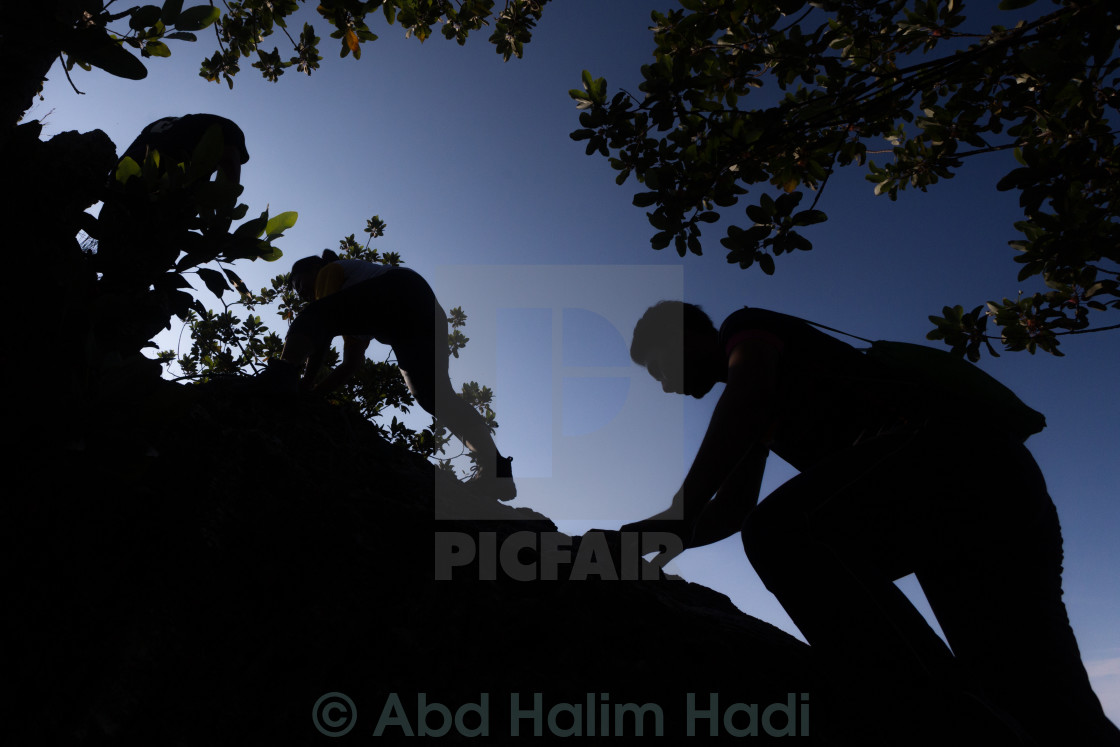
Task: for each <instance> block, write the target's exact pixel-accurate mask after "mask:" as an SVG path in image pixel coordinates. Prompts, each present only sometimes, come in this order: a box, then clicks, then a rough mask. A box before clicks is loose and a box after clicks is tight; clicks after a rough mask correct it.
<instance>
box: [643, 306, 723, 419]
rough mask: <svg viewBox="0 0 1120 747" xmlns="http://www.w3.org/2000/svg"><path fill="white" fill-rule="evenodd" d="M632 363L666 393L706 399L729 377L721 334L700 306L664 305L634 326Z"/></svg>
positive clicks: (648, 312)
mask: <svg viewBox="0 0 1120 747" xmlns="http://www.w3.org/2000/svg"><path fill="white" fill-rule="evenodd" d="M630 359H631V360H633V361H634V362H635V363H637V364H638V365H639V366H644V367H645V369H646V370H647V371H649V375H650V376H652V377H653V378H654V379H656V380H657V381H659V382H661V388H662V389H664V390H665V391H666V392H673V393H676V394H688V395H691V396H693V397H696V398H700V397H703V396H704V395H705V394H707V393H708V392H709V391H711V389H712V387H713V386H715V384H716V382H717V381H722V380H723V378H724V377H725V375H726V361H724V359H723V357H722V356H721V355H720V350H719V341H718V333H717V332H716V328H715V325H714V324H712V320H711V318H709V317H708V315H707V314H705V313H704V311H703V310H702V309H701V308H700V307H699V306H697V305H695V304H691V303H685V302H683V301H661V302H659V303H656V304H654V305H653V306H651V307H649V308H648V309H647V310H646V313H645V314H643V315H642V318H641V319H639V320H638V323H637V324H636V325H634V339H633V341H632V342H631V344H630Z"/></svg>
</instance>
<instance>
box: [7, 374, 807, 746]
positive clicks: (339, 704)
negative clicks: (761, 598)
mask: <svg viewBox="0 0 1120 747" xmlns="http://www.w3.org/2000/svg"><path fill="white" fill-rule="evenodd" d="M72 446H73V447H74V450H72V451H71V452H69V453H68V454H64V455H63V456H65V457H66V461H65V463H62V462H60V461H59V460H58V459H56V458H53V457H52V459H51V461H50V464H49V466H46V467H42V468H33V467H32V466H31V465H30V464H27V465H24V469H23V470H22V471H21V472H20V473H21V474H22V476H23V478H24V479H23V480H22V481H21V483H22V484H21V486H20V487H19V488H17V489H16V490H15V491H13V493H12V494H11V496H10V498H9V500H8V501H6V511H5V513H6V514H7V515H6V517H5V520H4V525H5V526H7V527H8V528H9V530H10V531H11V534H12V537H11V539H10V541H9V549H10V551H11V552H12V558H13V563H12V564H11V565H10V568H11V569H12V571H13V574H12V575H13V576H14V578H13V580H12V583H11V586H10V589H9V593H10V597H9V599H10V603H11V606H10V607H9V611H10V614H9V617H10V618H11V619H12V620H14V622H15V623H16V635H15V637H14V638H12V639H11V640H13V641H16V642H17V646H16V650H15V651H13V653H12V656H11V665H10V666H9V667H7V668H8V669H9V676H11V677H12V678H13V680H14V681H16V682H19V683H21V685H20V687H19V690H18V695H16V696H15V699H14V701H13V702H12V705H13V706H14V708H15V712H16V713H17V714H20V715H19V716H18V717H17V718H16V719H15V728H14V730H11V729H10V730H9V733H10V734H12V738H13V739H15V740H16V741H15V742H13V743H20V744H52V743H70V744H83V745H84V744H121V745H126V744H134V743H135V744H140V743H143V744H146V745H157V744H168V745H180V744H183V745H187V744H207V745H227V744H229V745H232V744H266V743H267V744H272V745H281V744H301V745H302V744H316V743H319V744H323V743H327V742H328V741H329V740H328V739H327V736H324V734H326V733H328V732H334V733H337V732H340V731H343V730H345V729H346V728H347V727H348V726H349V728H350V730H349V731H348V732H347V733H346V734H345V736H344V737H342V739H343V742H346V741H351V742H357V741H360V740H368V739H370V738H371V737H372V736H373V735H374V734H375V732H376V733H377V734H378V735H379V737H380V738H381V739H382V740H383V741H385V743H389V744H396V743H399V742H400V741H401V740H403V739H404V738H406V737H407V736H408V735H409V732H411V733H413V734H417V735H419V734H421V733H422V732H424V731H426V732H427V734H428V735H430V736H436V735H442V736H443V738H444V739H446V740H447V741H449V742H456V741H461V740H466V739H471V738H475V735H479V736H482V734H481V732H483V731H485V732H486V734H485V736H484V737H483V738H482V739H477V738H476V739H475V741H476V743H477V742H482V743H485V744H493V743H506V742H509V741H512V740H514V739H517V740H519V741H520V740H523V739H525V738H526V737H529V736H531V735H533V734H534V732H535V731H538V730H539V732H540V734H541V735H542V736H543V737H549V736H553V737H560V736H564V735H575V736H580V735H582V736H584V737H588V736H591V735H596V736H598V737H601V736H602V735H604V734H611V735H626V736H633V735H636V734H637V733H638V729H639V726H638V722H639V721H641V722H642V727H641V728H642V729H644V733H645V734H646V735H649V734H652V733H656V732H657V730H658V722H657V717H658V714H660V717H661V722H660V731H661V733H663V734H665V735H667V736H671V735H676V736H684V735H685V734H686V730H687V728H688V726H689V724H690V723H691V724H692V726H693V727H694V729H695V730H696V731H697V732H698V734H700V735H706V734H708V733H710V730H711V729H713V728H714V729H715V732H716V734H717V735H718V736H719V737H721V741H722V740H723V739H728V740H730V739H731V738H732V734H731V732H729V731H728V730H727V728H726V726H725V724H724V723H723V722H722V717H723V714H724V713H725V712H726V711H727V710H728V709H729V708H731V709H732V711H733V719H732V721H731V722H730V723H731V726H732V727H733V728H736V729H740V728H747V726H748V725H749V724H751V723H753V724H754V726H755V727H756V728H757V729H758V731H759V734H760V735H762V734H763V733H764V732H765V729H766V727H769V728H770V730H771V733H781V732H782V731H783V730H785V732H786V733H789V734H791V735H792V734H794V733H796V734H801V735H803V734H804V733H805V730H806V729H809V728H810V726H809V723H808V722H806V721H805V719H804V718H802V717H803V716H804V715H806V714H808V713H809V712H810V710H809V701H808V700H806V699H805V698H803V697H802V695H801V694H802V693H808V691H809V687H808V677H807V666H808V649H807V647H805V646H804V645H803V644H801V643H799V642H798V641H796V640H795V639H793V638H791V637H790V636H788V635H786V634H785V633H783V632H781V631H779V630H777V629H776V628H774V627H772V626H770V625H768V624H766V623H763V622H760V621H758V620H756V619H754V618H751V617H749V616H747V615H744V614H743V613H741V612H739V610H737V609H736V608H735V607H734V606H733V605H732V604H731V603H730V602H729V601H728V600H727V598H726V597H724V596H722V595H720V594H718V593H716V592H713V591H711V590H709V589H706V588H704V587H701V586H698V585H695V584H691V583H687V582H685V581H682V580H679V579H672V578H664V577H660V578H652V579H649V578H647V579H644V580H641V579H639V580H608V579H607V578H602V577H600V576H599V575H596V574H594V573H587V572H581V573H579V574H577V576H578V577H572V575H571V569H572V567H573V566H572V565H571V564H568V563H564V562H561V563H560V564H559V565H557V566H556V567H557V568H558V569H559V570H558V573H557V574H555V575H556V578H557V580H532V581H521V580H517V579H516V578H515V577H514V575H516V574H510V573H507V572H505V570H504V569H503V567H502V564H501V561H500V560H499V562H498V567H497V572H495V573H490V572H487V571H485V570H483V565H484V560H485V554H484V553H480V554H477V555H476V556H475V558H474V561H473V563H471V564H468V565H461V566H456V567H455V568H454V569H453V572H451V576H452V578H451V579H450V580H437V578H436V576H437V575H441V574H442V575H446V573H447V572H448V565H447V558H448V557H449V556H448V555H447V553H448V552H451V550H449V549H448V548H449V547H451V545H446V544H445V545H443V546H442V549H441V545H440V544H439V543H440V542H441V541H442V540H441V538H443V540H446V538H448V537H451V538H453V539H454V540H455V541H456V542H457V543H458V545H459V546H462V545H472V544H473V545H474V549H476V550H477V549H479V548H482V547H483V546H484V545H485V543H486V542H493V543H494V544H495V545H496V546H498V547H501V546H502V543H503V541H504V540H505V539H506V538H509V537H515V538H516V540H517V541H518V542H521V543H522V544H527V545H530V547H529V549H525V550H522V551H521V553H520V554H518V555H517V556H516V558H517V561H516V565H515V568H520V567H530V568H533V567H536V568H538V569H540V568H544V567H545V566H544V562H545V558H542V557H541V556H540V553H539V549H540V548H541V547H543V546H544V544H543V543H542V542H525V541H524V540H525V538H526V537H527V536H529V537H533V536H535V537H538V538H541V537H545V536H548V537H550V538H551V539H552V540H556V539H557V538H558V537H559V540H560V541H564V540H567V539H568V538H564V537H560V536H558V535H557V534H556V533H555V527H554V526H553V525H552V523H551V522H550V521H549V520H548V519H546V518H545V517H542V516H539V515H537V514H533V513H532V512H531V511H529V510H528V509H524V508H522V509H516V508H512V507H510V506H507V505H503V504H498V503H497V502H494V501H489V500H488V499H487V498H486V497H485V496H479V495H475V494H473V493H470V492H468V491H465V490H463V489H462V488H461V487H460V486H459V485H458V484H456V483H452V482H450V481H448V480H447V479H446V478H443V477H442V476H441V475H438V474H436V472H435V471H434V470H433V468H432V467H431V465H429V464H428V463H427V462H426V461H424V460H423V459H420V458H418V457H416V456H414V455H412V454H409V453H407V452H404V451H401V450H398V449H397V448H394V447H393V446H391V445H389V444H387V443H385V442H384V441H383V440H381V439H380V438H379V437H378V435H377V433H376V432H375V431H374V429H373V428H372V426H370V425H369V424H368V423H366V422H364V421H363V420H361V418H360V417H358V416H357V415H356V414H354V413H351V412H349V411H347V410H345V409H343V408H339V407H332V406H329V405H326V404H325V403H323V402H321V401H318V400H315V399H313V398H308V399H302V398H279V397H274V396H264V395H258V394H253V393H252V392H246V391H241V390H237V389H229V388H226V389H223V388H222V387H214V386H211V387H183V386H177V385H173V384H162V385H160V386H159V387H158V388H157V389H156V390H155V391H154V392H151V393H149V394H147V395H145V396H144V397H142V398H138V399H136V401H135V402H133V403H132V404H130V405H129V406H128V407H102V408H100V409H99V410H96V411H95V412H94V413H93V416H92V420H91V422H90V423H89V424H88V425H87V426H86V428H85V429H84V436H83V437H82V438H81V439H80V440H78V441H76V442H73V443H72ZM79 459H80V460H81V462H80V463H81V466H80V467H76V466H75V465H76V464H78V460H79ZM44 464H46V463H45V462H44ZM437 497H438V498H439V500H438V501H437V500H436V499H437ZM437 503H438V508H437ZM483 507H484V508H486V509H487V510H486V511H485V512H482V513H485V514H486V515H485V517H484V518H472V519H462V518H454V517H461V516H464V515H469V516H472V517H479V516H480V509H481V508H483ZM437 513H438V514H439V515H438V516H437ZM518 532H533V533H535V534H534V535H523V534H522V535H516V533H518ZM533 548H537V550H534V549H533ZM578 549H579V545H578V540H572V542H571V552H570V553H569V555H570V557H572V558H578V557H579V552H578ZM457 551H458V550H456V552H457ZM440 553H443V555H441V554H440ZM546 554H547V553H546ZM454 557H455V559H456V560H455V562H456V563H458V562H460V559H461V558H465V557H466V556H465V555H455V556H454ZM594 557H595V558H596V559H597V560H601V559H602V558H601V555H596V556H594ZM480 558H481V559H482V560H480ZM534 564H537V565H534ZM491 567H493V566H491ZM550 567H551V566H550ZM596 567H597V568H599V569H600V570H602V569H603V566H601V565H600V566H596ZM631 570H633V569H631ZM583 571H587V568H586V567H585V568H583ZM639 571H640V572H639V573H638V575H639V577H641V576H643V575H644V576H650V575H653V576H655V577H656V576H657V573H656V571H651V569H650V568H648V567H642V568H640V569H639ZM542 575H547V574H542V573H538V574H537V576H538V577H540V576H542ZM601 575H602V576H607V577H609V576H610V575H611V574H610V573H609V572H604V573H603V574H601ZM630 575H633V574H630ZM331 693H341V694H343V695H345V698H342V697H340V696H338V695H328V694H331ZM537 693H540V696H539V697H540V700H539V706H538V705H537V702H538V701H537V700H536V698H537V696H536V694H537ZM689 693H694V696H693V700H692V708H691V711H690V710H689ZM324 696H326V697H324ZM713 697H714V698H715V700H714V701H713ZM628 704H633V706H634V707H635V708H630V707H629V705H628ZM736 704H739V705H736ZM751 704H757V705H758V710H757V712H756V713H755V714H754V715H755V718H753V720H752V718H751V714H750V712H749V711H750V709H749V708H748V706H750V705H751ZM772 704H778V705H776V706H774V707H773V708H771V709H770V712H769V715H768V716H766V718H765V719H764V718H763V715H764V711H765V709H766V707H767V706H770V705H772ZM713 707H715V710H716V711H717V712H718V713H719V714H720V718H719V719H711V718H708V717H707V714H708V712H709V711H711V710H712V709H713ZM637 712H640V714H641V715H640V716H639V715H636V713H637ZM787 712H788V713H789V714H791V715H793V716H794V718H795V719H797V722H796V723H794V724H790V723H789V722H788V721H787V718H786V715H785V714H786V713H787ZM425 713H426V715H424V714H425ZM511 713H512V715H513V716H514V718H512V719H511ZM690 713H691V718H690ZM13 731H14V734H13V733H12V732H13ZM324 740H326V741H324ZM736 741H738V740H736Z"/></svg>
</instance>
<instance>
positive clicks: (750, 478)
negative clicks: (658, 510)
mask: <svg viewBox="0 0 1120 747" xmlns="http://www.w3.org/2000/svg"><path fill="white" fill-rule="evenodd" d="M769 454H770V450H769V449H768V448H766V446H765V445H763V444H759V445H757V446H755V447H754V448H753V449H751V451H750V452H749V453H747V455H746V456H744V457H743V458H742V459H740V460H739V463H738V464H737V465H735V469H734V470H732V472H731V474H730V475H728V476H727V479H726V480H724V481H723V484H722V485H720V486H719V490H718V491H717V492H716V495H715V498H713V499H712V500H711V501H709V502H708V504H707V505H706V506H705V507H704V509H703V511H701V512H700V516H699V518H697V520H696V526H695V528H694V529H693V531H692V539H691V540H690V541H688V542H687V546H688V547H702V546H704V545H710V544H712V543H713V542H719V541H720V540H723V539H727V538H728V537H730V536H731V535H733V534H735V533H736V532H738V531H739V530H740V529H742V527H743V522H744V521H745V520H746V518H747V514H749V513H750V512H751V511H752V510H753V509H754V507H755V506H757V505H758V495H759V492H760V490H761V489H762V474H763V472H765V470H766V458H767V456H769Z"/></svg>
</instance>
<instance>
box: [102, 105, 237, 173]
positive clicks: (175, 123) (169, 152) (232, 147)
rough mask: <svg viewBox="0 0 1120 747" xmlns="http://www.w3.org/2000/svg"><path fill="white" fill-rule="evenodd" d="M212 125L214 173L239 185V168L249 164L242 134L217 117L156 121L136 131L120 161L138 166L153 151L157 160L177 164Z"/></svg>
mask: <svg viewBox="0 0 1120 747" xmlns="http://www.w3.org/2000/svg"><path fill="white" fill-rule="evenodd" d="M215 125H216V126H218V127H219V128H221V131H222V155H221V158H220V160H219V161H218V168H217V171H218V172H220V173H221V174H222V176H224V177H225V179H226V180H227V181H229V182H232V183H233V184H240V183H241V165H242V164H244V163H247V162H248V161H249V151H248V149H247V148H246V147H245V133H244V132H242V131H241V128H240V127H238V126H237V124H235V123H234V122H233V121H231V120H229V119H226V118H225V117H220V116H218V115H217V114H185V115H183V116H181V117H164V118H163V119H158V120H156V121H155V122H152V123H151V124H149V125H148V126H147V127H145V128H144V129H143V130H141V131H140V134H139V135H138V136H137V137H136V139H135V140H133V141H132V145H130V146H128V148H127V149H126V150H125V152H124V153H122V154H121V158H125V157H128V158H131V159H132V160H134V161H136V162H137V163H141V164H142V163H143V162H144V158H145V157H146V156H147V154H148V151H149V150H156V151H159V154H160V158H161V159H170V160H171V162H172V163H181V162H182V161H185V160H187V159H189V158H190V157H191V155H192V154H193V153H194V149H195V148H196V147H198V144H199V143H201V142H202V138H203V136H204V135H206V131H207V130H209V129H210V128H211V127H213V126H215Z"/></svg>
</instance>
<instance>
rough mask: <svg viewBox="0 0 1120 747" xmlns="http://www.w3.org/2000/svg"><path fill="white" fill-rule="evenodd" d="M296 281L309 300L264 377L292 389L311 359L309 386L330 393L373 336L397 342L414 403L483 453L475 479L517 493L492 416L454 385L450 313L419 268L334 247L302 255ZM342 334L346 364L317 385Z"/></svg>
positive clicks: (490, 488) (504, 493)
mask: <svg viewBox="0 0 1120 747" xmlns="http://www.w3.org/2000/svg"><path fill="white" fill-rule="evenodd" d="M291 284H292V287H293V288H294V289H295V291H296V293H298V294H299V296H300V298H302V299H304V300H306V301H310V303H308V304H307V306H306V307H304V309H303V311H302V312H301V313H300V314H299V316H298V317H296V319H295V321H294V322H292V326H291V327H290V328H289V330H288V335H287V338H286V339H285V341H284V351H283V353H282V354H281V356H280V358H279V359H278V360H274V361H270V363H269V368H268V369H267V370H266V371H265V372H264V373H263V374H262V375H261V377H262V378H263V379H264V380H265V381H268V382H270V383H271V384H272V385H276V384H277V383H279V386H280V388H282V389H283V388H290V389H292V390H294V389H295V386H296V382H297V381H298V379H299V373H298V372H299V370H300V368H301V367H303V365H304V363H305V362H306V363H307V366H306V373H305V374H304V377H303V387H304V388H305V389H310V388H314V389H315V390H316V391H320V392H329V391H332V390H333V389H335V388H337V387H338V386H340V385H342V384H343V383H345V382H346V381H347V380H348V379H349V378H350V377H351V376H353V375H354V373H356V372H357V370H358V368H359V367H360V366H361V364H362V361H363V360H364V359H365V351H366V348H367V347H368V346H369V343H370V341H371V340H374V339H376V340H378V341H379V342H381V343H383V344H385V345H389V346H391V347H392V348H393V352H394V354H395V355H396V358H397V367H398V368H399V369H400V372H401V375H402V376H403V377H404V381H405V384H406V385H407V386H408V389H409V391H410V392H412V396H413V397H415V398H416V402H417V403H418V404H419V405H420V406H421V407H423V408H424V410H425V411H427V412H428V413H429V414H431V415H433V416H436V417H437V418H438V419H439V421H440V422H441V423H443V424H444V425H445V426H447V428H448V429H449V430H450V431H451V432H452V433H453V434H455V436H456V437H458V438H459V440H461V441H462V442H463V444H464V445H465V446H466V447H467V448H468V449H470V450H471V451H472V452H474V453H475V454H476V455H477V457H478V467H479V471H478V473H477V474H476V475H475V478H474V479H475V481H477V482H478V483H479V484H480V485H482V486H483V487H485V489H486V490H487V493H488V494H490V495H493V496H495V497H497V498H499V499H500V500H506V501H508V500H512V499H513V498H514V497H515V496H516V495H517V489H516V487H515V486H514V484H513V479H512V472H511V468H510V462H511V461H512V459H510V458H509V457H503V456H502V455H501V454H500V453H498V450H497V448H496V447H495V445H494V440H493V438H492V437H491V435H490V429H489V427H488V426H487V425H486V421H485V420H484V419H483V417H482V416H481V415H480V414H479V413H478V412H477V411H476V410H475V409H474V408H473V407H471V406H470V405H469V404H468V403H467V402H466V401H465V400H463V399H462V398H461V397H459V396H458V395H456V394H455V390H454V388H453V387H452V386H451V379H450V376H449V375H448V362H449V358H450V353H449V351H448V346H447V333H448V323H447V313H446V312H445V311H444V310H443V308H442V307H441V306H440V305H439V301H437V300H436V296H435V294H434V293H433V292H432V289H431V287H430V286H429V285H428V283H427V281H426V280H424V278H423V277H422V276H421V275H420V274H419V273H417V272H415V271H413V270H411V269H409V268H406V267H392V266H389V265H381V264H375V263H372V262H366V261H363V260H358V259H339V258H338V255H337V254H335V253H334V252H332V251H330V250H329V249H328V250H324V252H323V256H322V257H315V256H312V257H304V258H303V259H301V260H299V261H297V262H296V263H295V264H294V265H293V266H292V272H291ZM338 335H342V337H343V349H342V362H341V363H340V364H339V365H338V366H337V367H336V368H335V369H334V370H332V371H331V372H330V373H329V374H327V376H326V378H325V379H323V381H321V382H319V383H318V385H315V383H314V382H315V378H316V376H317V374H318V372H319V369H320V367H321V366H322V363H323V358H324V356H325V354H326V352H327V350H328V349H329V347H330V344H331V340H332V339H334V338H335V337H336V336H338ZM437 404H438V410H439V412H438V413H437V412H436V410H437Z"/></svg>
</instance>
